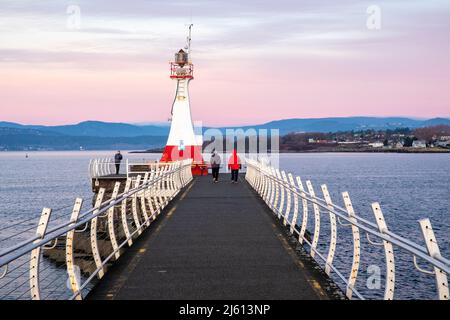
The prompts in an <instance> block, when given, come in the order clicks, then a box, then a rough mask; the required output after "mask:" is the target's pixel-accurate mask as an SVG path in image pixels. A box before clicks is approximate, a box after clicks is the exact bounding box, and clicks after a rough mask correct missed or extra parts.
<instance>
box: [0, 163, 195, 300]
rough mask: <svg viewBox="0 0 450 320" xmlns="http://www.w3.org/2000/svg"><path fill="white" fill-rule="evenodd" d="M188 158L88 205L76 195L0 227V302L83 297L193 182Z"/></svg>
mask: <svg viewBox="0 0 450 320" xmlns="http://www.w3.org/2000/svg"><path fill="white" fill-rule="evenodd" d="M191 162H192V161H191V160H184V161H178V162H173V163H170V164H167V165H165V166H159V167H157V168H156V170H155V171H154V172H152V173H147V174H145V176H143V177H141V176H138V177H137V179H135V180H132V179H131V178H128V179H127V180H126V182H125V183H124V184H122V183H121V182H116V183H115V185H114V189H113V190H112V191H111V192H110V194H107V192H106V190H105V189H104V188H100V190H99V192H98V194H97V195H96V196H95V197H94V199H92V200H93V201H92V202H93V204H94V205H93V207H92V208H89V209H85V210H83V205H86V204H87V205H88V206H89V207H91V204H90V203H89V201H84V200H83V199H81V198H77V199H76V200H75V203H74V205H73V207H72V206H65V207H63V208H58V209H55V210H52V209H51V208H44V209H43V210H42V213H41V216H40V218H39V221H38V223H37V224H35V221H33V220H34V219H27V220H23V221H18V222H16V223H14V224H13V225H10V226H7V227H3V228H0V245H1V244H2V242H3V243H5V242H6V243H8V244H9V245H8V246H6V247H5V248H4V249H1V250H0V300H4V299H9V300H17V299H33V300H40V299H82V298H84V297H85V296H86V295H87V293H88V292H89V290H90V289H91V288H92V287H93V285H94V283H95V280H96V279H101V278H102V277H103V276H104V274H105V273H106V272H107V270H108V267H109V266H110V265H111V264H112V263H114V262H115V261H117V260H118V259H120V256H121V254H122V253H123V250H124V249H125V248H126V247H130V246H132V245H133V243H134V241H135V239H136V238H138V237H139V236H140V235H141V234H142V232H143V231H144V230H145V229H146V228H147V227H149V226H150V225H151V224H152V222H153V221H154V220H155V219H157V218H158V216H159V215H160V214H161V213H162V210H163V209H164V208H165V207H166V206H167V205H168V204H169V203H170V202H171V200H172V199H173V198H174V197H175V196H176V195H177V194H178V193H179V192H180V191H181V190H182V189H183V188H184V187H185V186H186V185H188V184H189V183H190V182H191V180H192V179H193V177H192V172H191ZM70 207H72V211H71V212H70V211H68V210H69V208H70ZM33 231H34V234H31V235H30V232H33ZM24 235H26V236H25V237H24Z"/></svg>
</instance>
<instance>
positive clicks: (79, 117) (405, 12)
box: [0, 0, 450, 126]
mask: <svg viewBox="0 0 450 320" xmlns="http://www.w3.org/2000/svg"><path fill="white" fill-rule="evenodd" d="M190 23H193V24H194V27H193V34H192V60H193V63H194V65H195V75H194V76H195V79H194V81H192V82H191V87H190V93H191V108H192V115H193V119H194V120H195V121H201V122H202V123H203V124H204V125H210V126H211V125H212V126H215V125H217V126H223V125H243V124H256V123H263V122H267V121H271V120H277V119H286V118H320V117H332V116H343V117H345V116H356V115H358V116H409V117H415V118H432V117H450V59H449V57H450V1H448V0H386V1H384V0H372V1H364V0H359V1H358V0H309V1H305V0H277V1H262V0H261V1H257V0H246V1H242V0H226V1H216V0H190V1H186V0H185V1H181V0H173V1H168V0H154V1H153V0H148V1H144V0H127V1H110V0H78V1H76V0H74V1H65V0H40V1H35V0H0V121H13V122H19V123H23V124H46V125H55V124H69V123H77V122H81V121H85V120H99V121H111V122H127V123H148V122H162V123H166V122H167V119H168V118H169V116H170V109H171V104H172V101H173V96H174V90H175V86H174V82H173V80H170V78H169V61H170V60H171V59H173V54H174V53H175V51H177V50H178V49H180V48H182V47H184V45H185V39H186V33H187V25H188V24H190Z"/></svg>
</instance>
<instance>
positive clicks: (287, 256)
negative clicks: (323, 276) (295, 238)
mask: <svg viewBox="0 0 450 320" xmlns="http://www.w3.org/2000/svg"><path fill="white" fill-rule="evenodd" d="M221 178H222V181H220V182H219V183H217V184H214V183H213V182H212V181H211V180H212V179H211V177H196V178H195V179H194V181H193V182H192V183H191V184H190V185H189V186H188V187H187V188H186V190H184V191H182V192H181V193H180V195H179V196H178V199H174V201H173V204H171V205H170V206H169V207H168V208H167V209H166V210H165V212H164V213H163V214H162V215H161V216H160V217H159V218H158V219H157V221H156V222H154V223H153V224H152V225H151V226H150V228H149V229H147V230H146V232H145V234H143V236H142V237H141V238H140V239H139V241H137V242H136V243H135V245H134V246H132V247H131V248H129V249H128V250H127V251H126V252H125V254H124V255H123V256H122V257H121V258H120V259H119V260H118V261H117V263H115V265H113V267H112V268H111V269H110V270H109V271H108V272H107V273H106V275H105V277H104V278H103V279H102V280H101V281H100V282H99V284H98V285H97V286H96V287H95V288H94V290H93V291H92V292H91V293H90V295H89V296H88V298H89V299H327V295H326V293H325V291H324V290H323V289H322V288H321V285H320V284H319V283H320V280H319V281H317V280H316V279H315V278H314V277H313V276H312V275H311V274H312V273H311V272H310V270H308V268H307V267H305V264H303V263H302V261H301V259H300V258H299V257H298V255H297V254H296V253H295V251H294V250H293V249H292V248H291V247H290V245H289V244H288V241H287V238H286V236H285V235H284V232H283V231H282V230H281V227H280V226H279V224H278V222H277V221H276V220H275V218H274V217H273V214H272V213H271V212H270V211H269V209H268V208H267V207H266V205H265V204H264V203H263V202H262V201H261V199H260V198H258V196H257V195H256V194H255V193H254V191H253V190H252V189H251V188H250V186H249V185H248V184H247V182H245V180H244V179H243V177H242V176H241V177H240V182H239V183H238V184H231V183H230V182H229V180H228V179H229V176H227V175H222V176H221ZM224 180H225V181H224Z"/></svg>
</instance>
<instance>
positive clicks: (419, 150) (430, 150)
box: [128, 148, 450, 154]
mask: <svg viewBox="0 0 450 320" xmlns="http://www.w3.org/2000/svg"><path fill="white" fill-rule="evenodd" d="M162 152H163V150H144V151H129V152H128V153H133V154H140V153H162ZM277 153H287V154H296V153H433V154H440V153H450V149H437V148H403V149H382V148H380V149H330V150H325V149H320V150H317V149H316V150H303V151H290V150H280V152H277Z"/></svg>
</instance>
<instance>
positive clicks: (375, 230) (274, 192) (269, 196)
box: [246, 159, 450, 299]
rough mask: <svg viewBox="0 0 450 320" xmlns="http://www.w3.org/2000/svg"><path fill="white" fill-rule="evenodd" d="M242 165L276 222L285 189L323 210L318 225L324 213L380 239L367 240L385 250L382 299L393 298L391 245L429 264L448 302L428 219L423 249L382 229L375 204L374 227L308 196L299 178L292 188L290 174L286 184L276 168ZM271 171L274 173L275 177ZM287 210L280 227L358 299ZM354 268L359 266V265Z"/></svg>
mask: <svg viewBox="0 0 450 320" xmlns="http://www.w3.org/2000/svg"><path fill="white" fill-rule="evenodd" d="M246 162H247V165H248V167H249V169H250V170H248V171H247V175H246V179H247V181H249V183H250V185H252V187H253V188H255V190H256V191H257V192H258V193H259V194H260V195H261V197H262V198H263V199H264V200H265V201H266V203H267V204H268V205H269V207H270V208H271V209H272V211H273V212H274V213H275V214H277V215H278V217H279V218H280V219H281V216H283V215H284V214H283V212H282V211H283V209H284V207H283V208H281V207H280V208H278V204H277V201H278V197H279V194H278V193H279V189H280V190H282V193H281V197H282V202H281V203H282V205H281V206H284V203H283V201H284V199H283V197H284V190H286V192H288V193H290V195H289V197H291V196H292V195H294V196H295V197H298V198H297V199H302V200H304V201H306V203H307V204H308V203H309V204H313V205H315V206H317V208H321V209H324V211H323V212H321V210H317V211H318V214H319V216H318V217H316V218H318V219H319V222H320V215H322V214H323V213H324V212H326V213H329V214H330V216H335V217H337V218H338V222H340V219H342V220H345V221H346V222H348V224H346V225H348V226H352V228H356V229H355V230H359V229H361V230H363V231H364V232H366V235H367V237H369V234H371V235H373V236H376V237H378V238H379V239H381V240H383V241H382V243H375V242H373V241H371V240H370V238H369V243H370V244H374V245H382V246H384V248H385V253H386V262H387V264H388V265H387V267H388V268H389V269H388V270H390V276H391V278H390V279H387V280H386V281H388V280H389V281H391V282H393V283H391V284H389V287H390V288H389V290H390V292H387V291H388V288H387V289H386V292H385V298H388V299H389V298H392V297H393V290H394V289H393V288H394V284H395V277H394V274H395V273H394V269H395V265H394V261H393V260H394V253H393V251H392V249H391V248H390V246H391V244H393V245H395V246H397V247H399V248H401V249H403V250H406V251H407V252H409V253H410V254H412V255H413V257H414V261H415V259H416V256H417V257H420V258H422V259H424V260H426V261H427V262H429V263H430V264H432V265H433V267H434V269H435V271H434V272H433V274H435V275H436V281H437V288H438V293H439V297H440V298H441V299H448V281H447V277H446V274H447V273H449V272H450V263H449V260H448V259H446V258H444V257H442V256H441V255H440V252H439V249H438V247H437V242H436V240H435V238H434V234H433V233H432V228H431V224H430V223H429V220H427V219H425V220H421V221H420V224H421V228H422V232H423V233H424V238H425V243H426V244H427V248H425V247H423V246H421V245H419V244H417V243H415V242H413V241H411V240H408V239H406V238H404V237H402V236H400V235H397V234H395V233H394V232H392V231H389V230H388V229H387V227H386V223H385V221H384V217H383V216H382V213H381V211H380V210H379V205H378V204H374V205H375V206H374V205H373V206H372V207H373V209H374V214H375V215H376V217H377V219H376V220H377V223H376V224H375V223H373V222H371V221H369V220H367V219H364V218H362V217H360V216H358V215H356V214H352V215H350V212H349V210H348V209H347V210H346V209H344V208H342V207H340V206H338V205H335V204H333V203H332V202H331V199H330V198H329V195H328V201H327V200H326V199H323V198H320V197H318V196H316V195H315V194H313V193H311V192H310V191H311V190H312V189H310V190H308V191H307V190H304V188H303V186H302V183H301V179H300V177H297V182H298V184H299V185H295V184H294V183H293V179H292V175H290V176H291V177H290V178H291V179H292V181H291V182H288V181H287V179H286V174H285V173H284V172H282V175H283V176H284V178H281V177H280V174H279V171H277V170H276V169H274V168H273V167H271V166H269V165H267V164H263V163H261V162H259V161H256V160H252V159H246ZM251 170H254V171H251ZM275 172H276V173H277V174H275ZM307 184H309V187H310V188H312V184H311V182H310V181H308V183H307ZM325 188H326V186H325ZM327 193H328V191H327ZM324 196H325V192H324ZM347 196H348V194H347ZM325 197H326V196H325ZM289 199H290V198H289ZM288 201H289V200H288ZM348 201H349V199H348ZM350 205H351V204H350ZM286 207H287V206H286ZM288 208H289V209H287V208H286V211H287V213H286V215H287V217H284V221H285V222H284V224H285V225H286V224H287V225H289V226H291V233H292V232H295V233H297V234H298V236H299V241H300V242H301V243H302V242H306V244H308V245H309V247H310V248H311V255H312V256H313V258H314V255H315V254H317V256H318V257H320V258H321V260H323V261H324V262H325V265H326V266H328V267H329V268H330V269H332V270H333V271H335V272H336V274H337V275H338V276H339V278H341V279H342V280H343V281H344V283H345V284H346V285H347V289H348V290H350V291H352V292H354V293H355V294H356V295H357V296H358V297H359V298H360V299H361V298H362V296H361V295H360V294H359V293H357V291H355V288H354V287H353V286H351V285H350V282H349V281H347V280H346V279H345V278H344V277H343V276H342V274H340V273H338V272H337V269H336V268H335V267H334V266H333V265H332V264H330V263H328V261H327V260H328V259H326V258H325V257H323V256H322V255H321V254H320V253H319V252H318V250H317V248H316V247H315V245H314V244H313V243H311V242H309V241H308V240H307V239H306V237H305V236H304V234H301V233H300V232H299V231H298V230H297V226H296V225H295V226H292V225H291V222H294V223H295V224H296V221H293V219H294V218H292V219H291V221H289V219H288V217H289V212H288V210H290V204H289V207H288ZM375 209H376V210H375ZM297 210H298V208H297ZM307 210H308V209H306V211H307ZM352 211H353V208H352ZM375 211H376V212H375ZM293 217H294V216H293ZM303 224H304V226H305V227H306V222H305V221H302V225H303ZM315 228H316V227H315ZM319 228H320V227H319ZM315 232H316V230H314V233H315ZM357 232H359V231H357ZM426 232H428V236H427V237H425V233H426ZM357 238H358V239H357V240H358V243H357V245H358V247H359V236H357ZM430 238H432V239H430ZM354 240H355V239H354ZM358 255H359V254H358ZM333 257H334V253H333V256H332V257H331V261H332V258H333ZM389 258H392V259H389ZM358 259H359V258H358ZM358 261H359V260H358ZM357 265H359V262H358V264H357ZM414 265H415V266H416V268H417V264H416V263H414ZM417 270H419V271H420V272H423V273H425V272H424V270H423V269H420V268H417ZM427 273H428V274H430V273H429V272H427ZM354 276H355V279H354V281H356V275H354ZM438 277H439V279H438ZM387 278H388V277H387ZM387 286H388V284H387ZM347 292H348V291H347ZM347 296H350V297H351V294H348V293H347Z"/></svg>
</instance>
